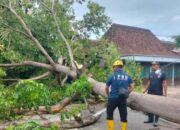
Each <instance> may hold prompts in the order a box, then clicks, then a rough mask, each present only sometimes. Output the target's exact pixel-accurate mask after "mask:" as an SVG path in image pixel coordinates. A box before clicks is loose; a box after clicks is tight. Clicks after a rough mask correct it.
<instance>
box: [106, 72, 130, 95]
mask: <svg viewBox="0 0 180 130" xmlns="http://www.w3.org/2000/svg"><path fill="white" fill-rule="evenodd" d="M131 83H132V79H131V77H130V76H129V75H128V74H126V73H125V72H124V71H123V70H121V69H119V70H117V71H115V72H114V73H113V74H112V75H110V76H109V77H108V79H107V81H106V85H107V86H108V87H110V86H111V91H110V93H109V97H108V98H118V97H119V95H118V90H119V87H123V88H125V89H128V87H129V85H130V84H131Z"/></svg>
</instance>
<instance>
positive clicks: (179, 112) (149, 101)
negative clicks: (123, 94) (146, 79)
mask: <svg viewBox="0 0 180 130" xmlns="http://www.w3.org/2000/svg"><path fill="white" fill-rule="evenodd" d="M89 82H90V83H91V84H92V85H93V86H94V87H93V90H94V91H95V92H96V93H98V94H100V95H103V96H106V95H105V84H104V83H102V82H98V81H96V80H94V79H92V78H89ZM127 103H128V106H129V107H130V108H131V109H134V110H138V111H143V112H147V113H154V114H157V115H159V116H161V117H163V118H165V119H167V120H170V121H172V122H176V123H180V107H179V106H178V105H179V104H180V100H179V99H176V98H171V97H163V96H155V95H149V94H140V93H137V92H132V93H131V94H130V95H129V98H128V100H127Z"/></svg>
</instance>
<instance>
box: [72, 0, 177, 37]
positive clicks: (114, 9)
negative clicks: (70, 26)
mask: <svg viewBox="0 0 180 130" xmlns="http://www.w3.org/2000/svg"><path fill="white" fill-rule="evenodd" d="M92 1H94V2H97V3H99V4H100V5H102V6H104V7H105V8H106V14H107V15H108V16H109V17H110V18H111V19H112V22H113V23H118V24H123V25H129V26H135V27H141V28H147V29H150V30H151V31H152V32H153V33H154V34H155V35H156V36H157V37H159V38H164V37H165V40H168V39H169V38H170V37H172V36H174V35H180V0H92ZM74 7H75V13H76V16H77V19H81V18H82V16H83V14H84V13H85V12H86V11H87V8H85V7H84V6H81V5H79V4H75V6H74Z"/></svg>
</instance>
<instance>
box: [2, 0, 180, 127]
mask: <svg viewBox="0 0 180 130" xmlns="http://www.w3.org/2000/svg"><path fill="white" fill-rule="evenodd" d="M0 6H1V8H2V9H3V10H5V11H7V12H10V13H11V14H12V15H13V16H14V17H15V18H14V19H16V20H17V21H18V22H19V24H20V26H21V27H19V28H20V29H21V30H22V31H20V30H16V29H14V28H13V29H12V27H10V28H9V26H7V25H5V26H6V27H8V29H10V30H11V31H15V32H17V33H20V34H22V35H23V36H25V39H29V40H30V41H31V42H32V43H33V44H34V46H35V47H36V48H37V49H38V50H39V52H40V53H41V54H42V55H43V56H44V58H45V59H46V62H45V63H41V62H35V61H31V60H28V61H23V62H21V63H14V62H13V63H7V64H3V63H2V64H0V67H5V68H12V67H14V68H16V67H19V66H33V67H38V68H43V69H46V70H47V72H46V73H45V74H43V75H41V76H37V77H38V79H41V78H44V77H46V78H47V77H48V76H49V75H50V74H54V75H55V76H56V77H57V80H59V75H60V74H64V75H66V76H65V77H66V78H65V80H66V79H67V76H68V77H71V78H72V79H73V80H76V79H77V78H78V76H79V75H81V73H79V67H78V64H77V62H76V61H74V57H73V52H72V49H71V48H70V45H69V41H70V40H67V39H66V38H65V36H64V34H63V33H62V31H61V28H60V26H59V23H58V22H57V18H56V17H57V16H56V13H57V12H56V13H55V10H54V6H55V4H54V1H52V7H51V8H49V7H48V8H46V10H48V13H50V15H52V16H53V20H54V25H55V27H56V30H57V33H58V36H57V37H60V39H62V40H63V42H64V43H65V45H66V47H67V50H68V55H69V59H70V61H69V66H67V65H66V64H63V63H62V62H58V61H54V59H53V58H52V57H51V56H50V55H49V54H48V52H47V50H46V49H45V48H44V46H43V45H42V43H41V42H40V41H39V40H38V38H37V37H36V36H34V35H33V33H32V32H31V29H30V28H29V27H28V25H27V24H26V22H27V21H26V22H25V21H24V20H23V18H22V17H21V16H20V13H17V10H16V8H15V7H17V6H15V7H13V5H12V3H11V2H10V1H9V3H8V4H6V2H5V4H0ZM45 7H46V5H45ZM50 36H51V35H50ZM45 41H46V40H45ZM37 77H36V78H31V77H30V79H34V80H35V79H37ZM2 80H3V79H2ZM16 80H17V81H19V80H21V79H16ZM65 80H61V81H63V82H62V84H64V82H65ZM88 81H89V82H90V83H91V84H92V86H93V90H94V92H95V93H97V94H100V95H102V96H106V95H105V91H104V90H105V89H104V87H105V84H104V83H102V82H98V81H96V80H95V79H93V78H90V77H88ZM73 98H74V97H72V98H65V99H64V100H62V102H60V103H59V104H57V105H55V106H51V112H53V113H55V112H59V111H61V110H62V109H63V108H64V107H65V106H66V105H68V104H69V103H71V101H72V100H73ZM178 104H180V102H179V100H176V99H172V98H169V97H158V96H152V95H143V94H138V93H134V92H132V93H131V94H130V97H129V99H128V105H129V107H130V108H132V109H136V110H140V111H144V112H150V113H155V114H158V115H160V116H162V117H165V118H167V119H169V120H171V121H175V122H180V119H179V118H180V115H179V113H180V112H179V111H180V110H179V108H178V106H177V105H178ZM159 106H161V108H160V109H158V108H159ZM17 112H18V111H17ZM19 112H20V113H21V112H22V111H19ZM39 112H40V113H41V112H42V113H47V112H48V111H47V110H46V109H45V107H43V106H42V107H40V108H39ZM87 119H88V120H89V121H86V119H82V120H83V121H84V123H82V124H79V125H77V122H76V123H74V125H72V124H73V123H70V124H71V125H72V127H79V126H84V125H87V124H91V123H94V122H95V121H97V120H98V119H99V118H87ZM86 122H90V123H86ZM15 124H16V123H15ZM17 124H18V123H17ZM42 124H51V123H48V122H45V123H42ZM64 125H65V124H64ZM42 126H43V125H42ZM44 126H46V125H44ZM47 126H49V125H47ZM69 127H70V126H69ZM72 127H71V128H72Z"/></svg>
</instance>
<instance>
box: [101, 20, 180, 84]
mask: <svg viewBox="0 0 180 130" xmlns="http://www.w3.org/2000/svg"><path fill="white" fill-rule="evenodd" d="M104 37H105V38H106V39H108V40H110V41H112V42H114V43H115V44H116V46H117V48H118V50H119V51H120V52H121V59H123V60H124V59H129V58H130V59H134V60H136V61H137V62H140V63H141V64H142V66H143V72H142V76H143V78H148V75H149V72H150V71H151V66H150V63H151V62H152V61H158V62H160V64H161V68H162V69H163V70H164V71H165V73H166V74H167V77H168V79H169V80H170V82H171V84H172V85H174V84H176V83H177V82H178V81H179V80H180V55H179V54H178V53H176V52H174V51H172V50H171V49H170V48H169V49H168V47H167V46H168V45H165V44H163V43H162V41H160V40H159V39H158V38H157V37H156V36H155V35H154V34H153V33H152V32H151V31H150V30H148V29H143V28H138V27H131V26H125V25H119V24H112V26H111V27H110V28H109V30H108V31H107V32H106V33H105V34H104ZM166 44H167V43H166ZM165 46H166V47H165ZM169 47H170V46H169ZM175 82H176V83H175Z"/></svg>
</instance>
